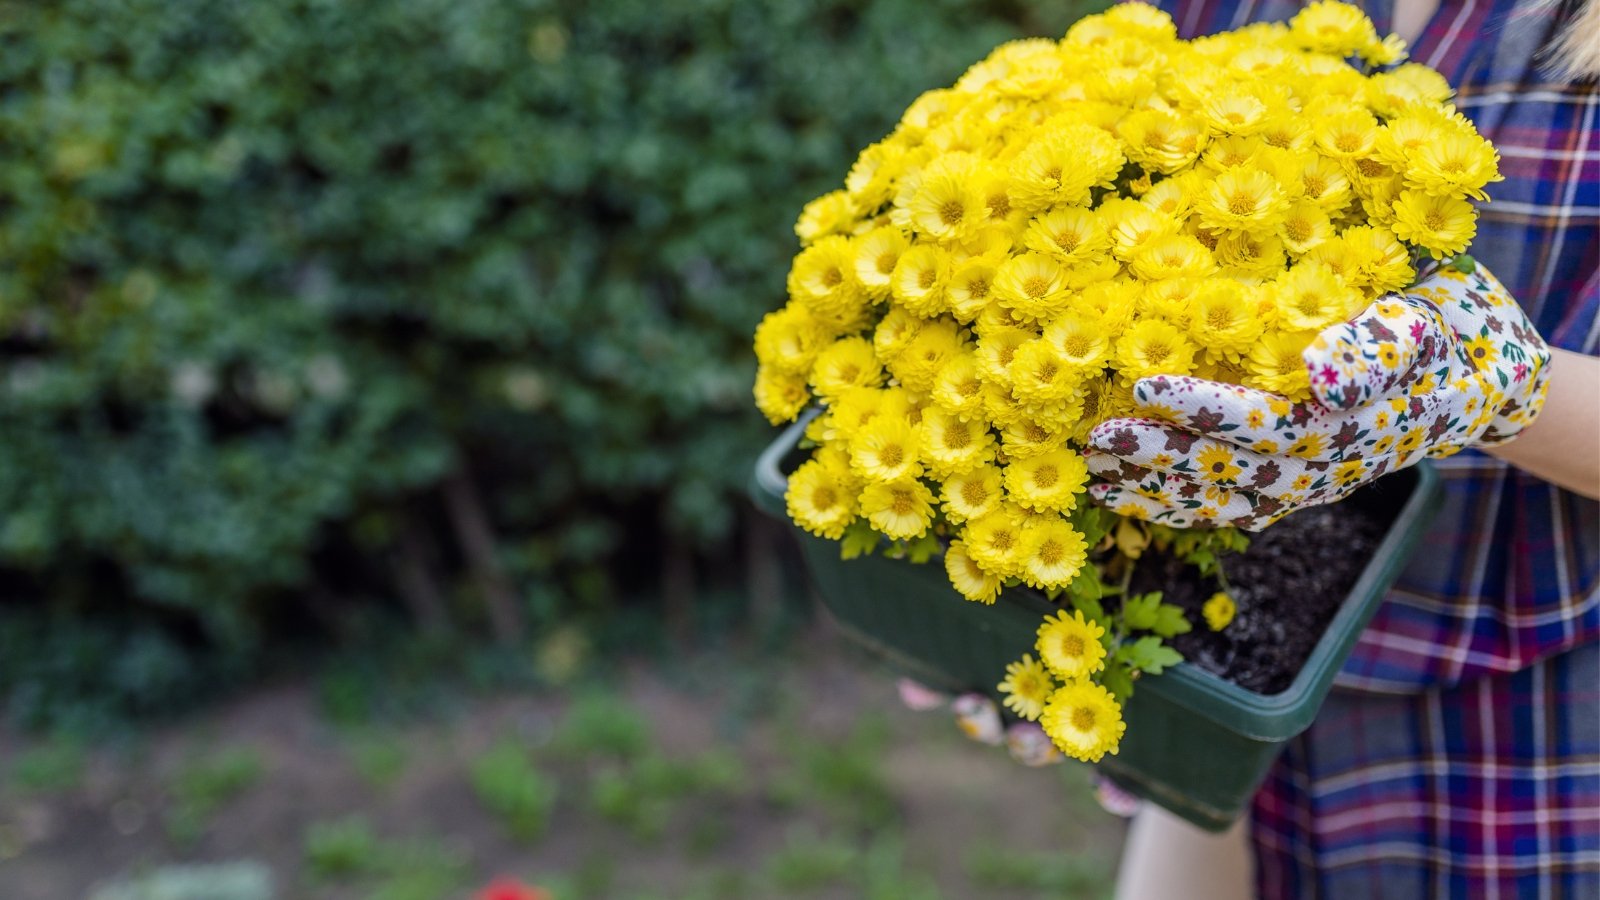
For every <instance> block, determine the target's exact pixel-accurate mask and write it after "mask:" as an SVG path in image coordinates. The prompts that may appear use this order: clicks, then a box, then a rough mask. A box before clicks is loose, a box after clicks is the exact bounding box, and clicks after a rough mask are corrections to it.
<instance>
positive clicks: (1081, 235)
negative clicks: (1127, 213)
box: [1023, 206, 1111, 267]
mask: <svg viewBox="0 0 1600 900" xmlns="http://www.w3.org/2000/svg"><path fill="white" fill-rule="evenodd" d="M1023 242H1024V243H1025V244H1026V245H1027V247H1028V249H1030V250H1033V251H1035V252H1038V253H1044V254H1048V255H1050V256H1054V257H1055V258H1056V259H1057V260H1059V261H1060V262H1061V264H1063V265H1065V266H1069V267H1071V266H1086V265H1088V264H1090V263H1094V262H1096V261H1098V260H1101V259H1104V258H1105V255H1106V253H1107V251H1109V250H1110V249H1111V239H1110V238H1109V237H1107V236H1106V230H1105V226H1104V225H1103V224H1101V221H1100V219H1099V217H1098V216H1096V215H1095V214H1094V212H1092V211H1091V210H1089V209H1087V208H1085V207H1082V206H1058V207H1056V208H1055V209H1052V210H1050V211H1049V212H1046V213H1043V214H1041V215H1039V216H1038V217H1036V218H1034V219H1033V220H1032V221H1031V222H1029V223H1028V226H1027V230H1026V232H1024V235H1023Z"/></svg>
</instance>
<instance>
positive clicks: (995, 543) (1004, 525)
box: [963, 503, 1022, 578]
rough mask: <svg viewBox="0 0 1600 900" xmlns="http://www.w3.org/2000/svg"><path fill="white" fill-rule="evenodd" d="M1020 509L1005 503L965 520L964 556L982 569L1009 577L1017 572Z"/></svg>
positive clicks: (1020, 550) (1020, 553)
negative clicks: (965, 543) (967, 556)
mask: <svg viewBox="0 0 1600 900" xmlns="http://www.w3.org/2000/svg"><path fill="white" fill-rule="evenodd" d="M1020 513H1021V511H1020V510H1018V509H1017V508H1016V507H1015V506H1013V505H1012V504H1008V503H1002V504H1001V505H1000V507H999V508H998V509H995V510H994V511H992V512H989V513H986V514H984V515H982V516H978V517H976V518H973V519H969V520H968V521H967V524H966V529H965V530H964V531H963V539H964V540H965V541H966V542H967V555H969V556H971V557H972V559H973V561H975V562H976V563H977V564H978V565H979V566H981V567H982V568H983V570H984V571H985V572H989V573H991V574H993V575H996V576H998V577H1000V578H1009V577H1011V576H1012V575H1013V574H1014V573H1015V572H1016V571H1017V564H1018V562H1019V559H1020V557H1021V556H1022V516H1021V515H1020Z"/></svg>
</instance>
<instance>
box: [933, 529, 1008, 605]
mask: <svg viewBox="0 0 1600 900" xmlns="http://www.w3.org/2000/svg"><path fill="white" fill-rule="evenodd" d="M944 571H945V574H946V575H949V576H950V585H951V586H952V587H954V588H955V589H956V591H957V592H958V593H960V594H961V596H963V597H965V598H967V599H968V600H971V601H973V602H975V603H983V604H986V605H987V604H992V603H994V601H995V599H996V598H997V597H999V596H1000V587H1001V579H1000V576H998V575H995V574H994V573H992V572H989V571H987V570H985V569H984V568H983V567H982V566H980V565H978V561H977V560H975V559H973V558H972V556H971V555H970V554H968V553H967V545H966V542H964V541H951V542H950V546H949V547H948V548H946V550H945V551H944Z"/></svg>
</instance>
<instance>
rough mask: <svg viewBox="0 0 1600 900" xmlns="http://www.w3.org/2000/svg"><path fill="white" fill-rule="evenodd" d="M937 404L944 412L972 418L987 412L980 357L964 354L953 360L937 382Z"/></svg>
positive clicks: (940, 371)
mask: <svg viewBox="0 0 1600 900" xmlns="http://www.w3.org/2000/svg"><path fill="white" fill-rule="evenodd" d="M932 393H933V402H934V404H935V405H937V406H938V407H939V408H940V409H943V410H947V411H949V412H953V413H959V414H962V415H965V416H967V417H969V418H972V419H978V418H980V414H981V413H982V411H983V375H982V372H981V370H980V369H979V368H978V357H977V354H975V353H972V352H965V351H964V352H961V353H958V354H956V355H955V356H953V357H951V358H950V361H949V362H947V363H945V364H944V367H943V368H941V369H940V370H939V374H938V376H937V377H935V378H934V380H933V392H932Z"/></svg>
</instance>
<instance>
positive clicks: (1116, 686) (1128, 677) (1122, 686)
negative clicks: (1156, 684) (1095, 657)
mask: <svg viewBox="0 0 1600 900" xmlns="http://www.w3.org/2000/svg"><path fill="white" fill-rule="evenodd" d="M1100 686H1101V687H1103V688H1105V689H1106V690H1108V691H1110V692H1111V696H1113V697H1116V698H1117V702H1118V703H1126V702H1128V698H1129V697H1132V696H1133V670H1132V669H1130V668H1129V667H1128V664H1127V662H1126V661H1124V660H1113V661H1112V662H1111V664H1110V665H1107V666H1106V668H1105V670H1104V671H1102V672H1101V673H1100Z"/></svg>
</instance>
